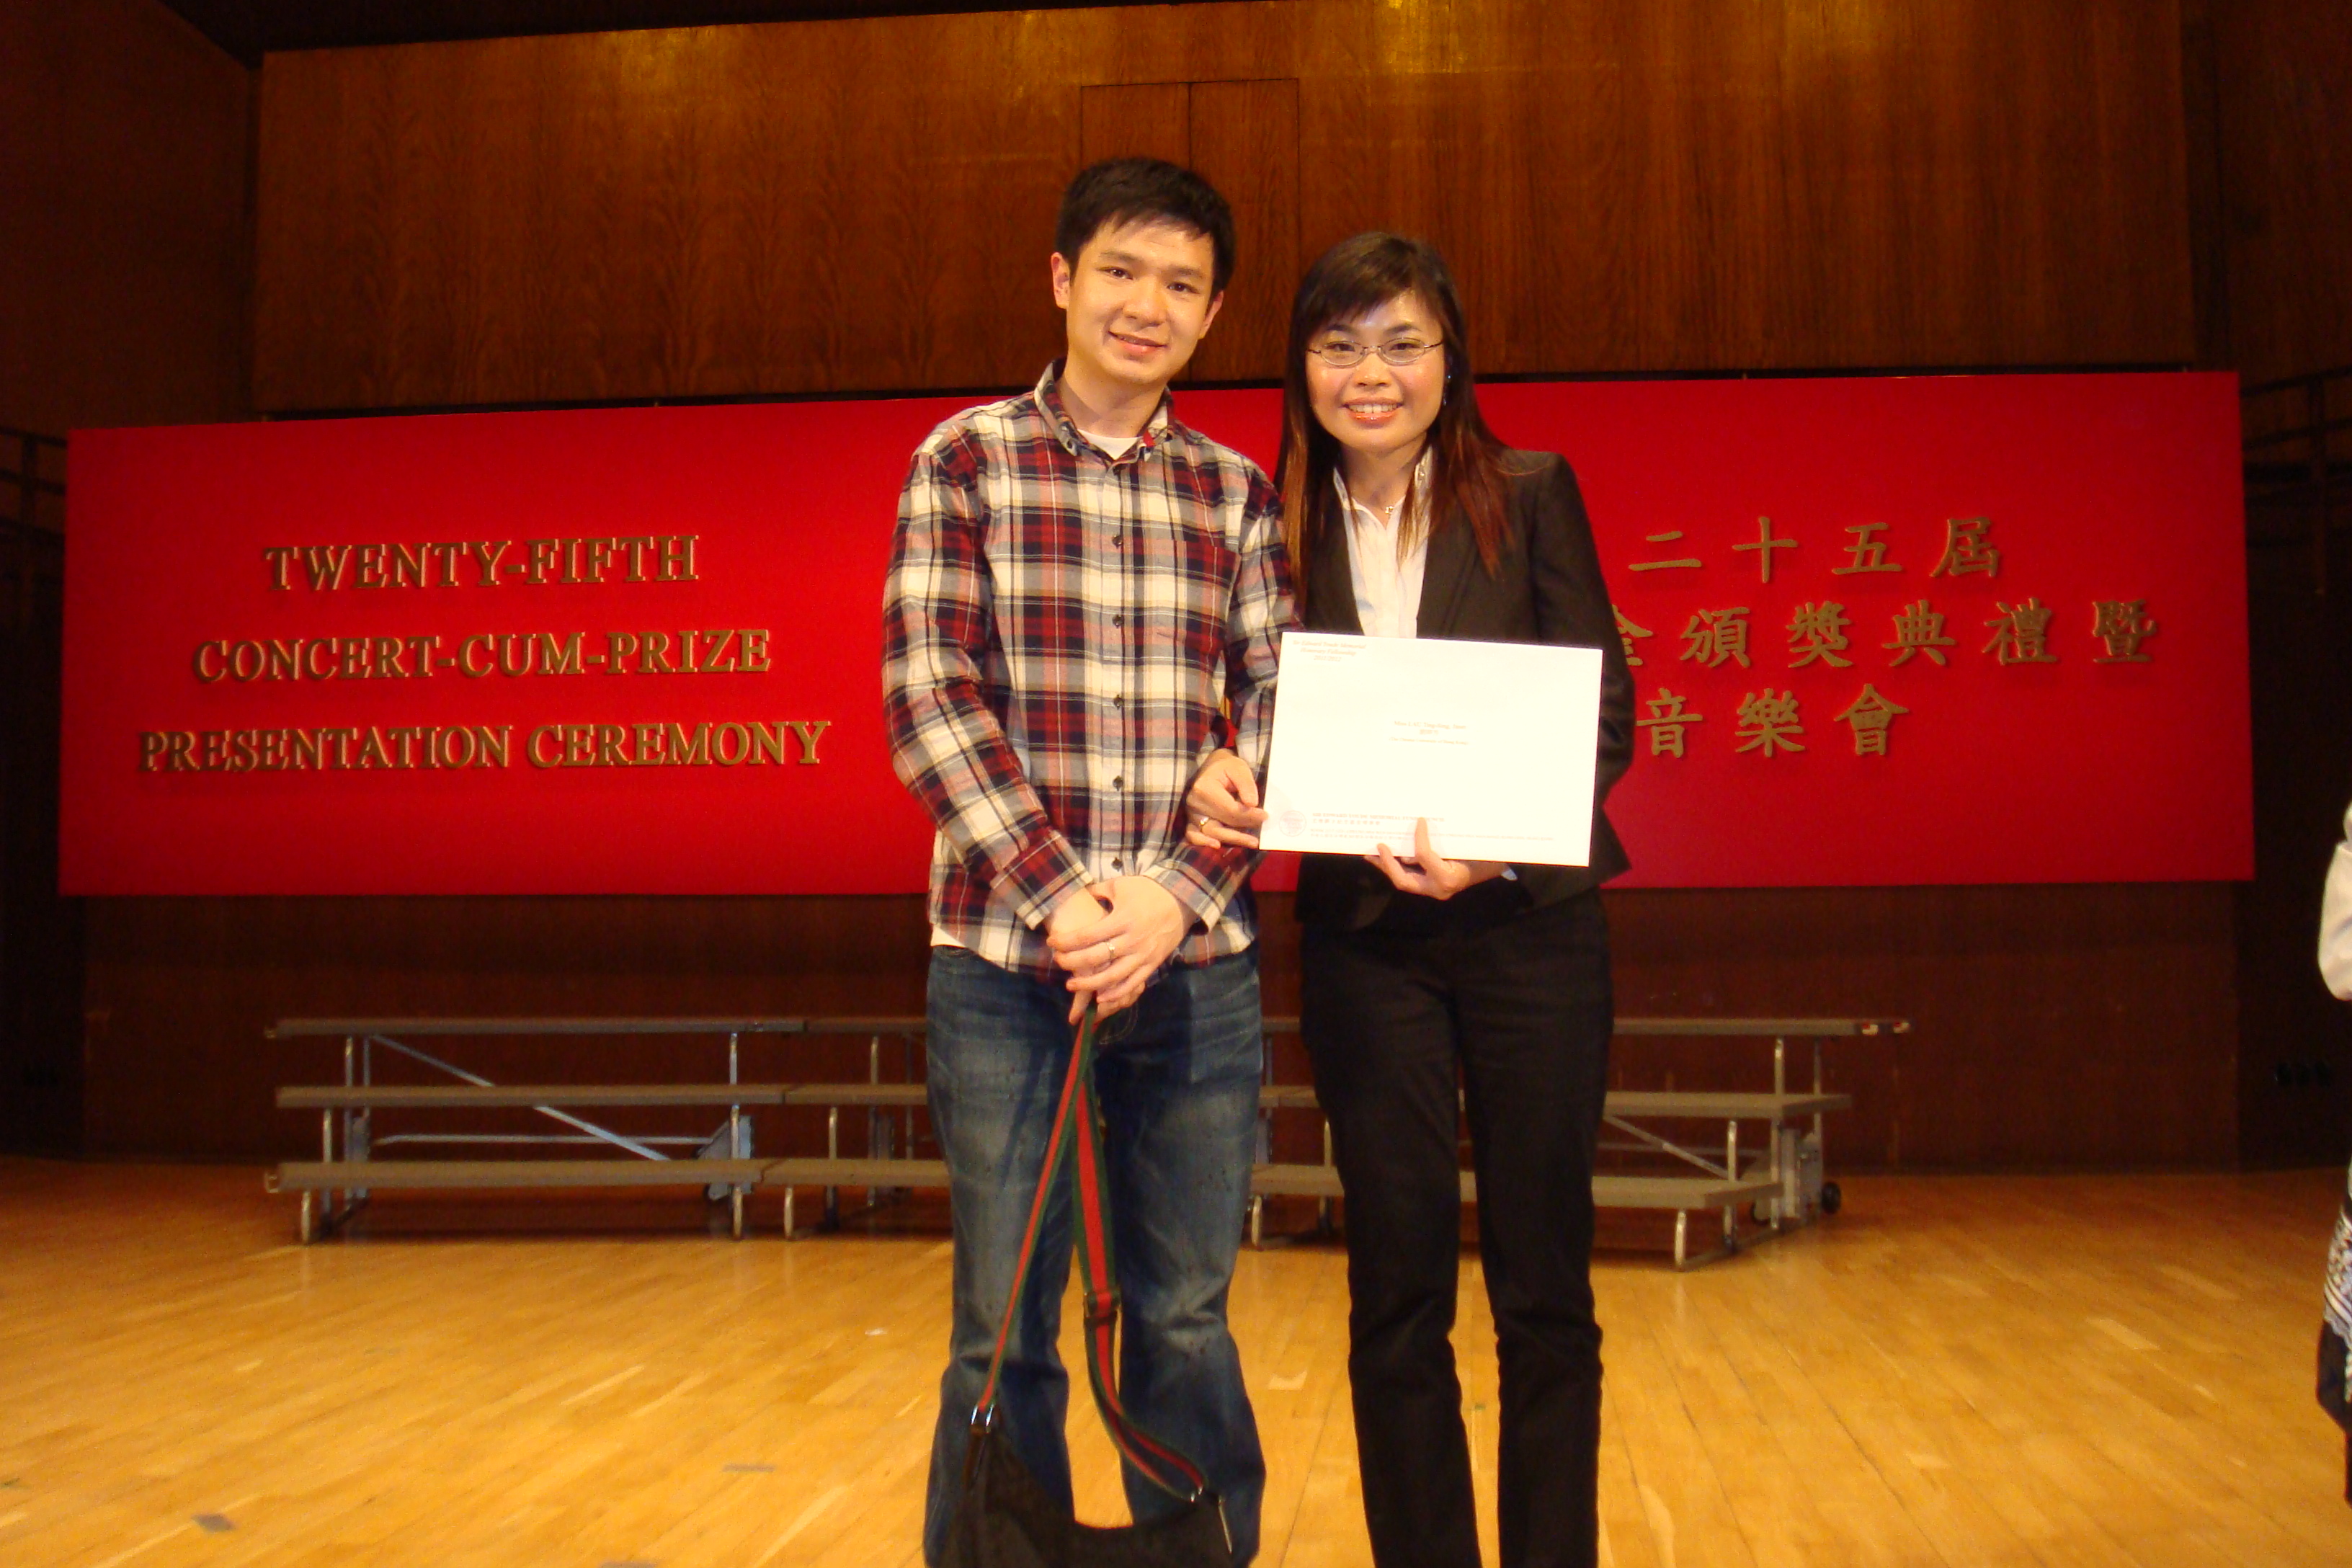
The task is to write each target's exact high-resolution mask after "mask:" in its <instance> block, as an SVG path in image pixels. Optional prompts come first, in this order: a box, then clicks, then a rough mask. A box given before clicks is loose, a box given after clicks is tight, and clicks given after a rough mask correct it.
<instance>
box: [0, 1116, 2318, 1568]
mask: <svg viewBox="0 0 2352 1568" xmlns="http://www.w3.org/2000/svg"><path fill="white" fill-rule="evenodd" d="M2340 1181H2341V1176H2340V1173H2335V1172H2315V1173H2291V1174H2285V1175H2266V1176H2251V1177H2227V1176H2210V1177H2206V1176H2176V1177H2168V1176H2153V1177H2096V1178H2033V1179H2020V1178H1941V1179H1938V1178H1920V1177H1910V1178H1884V1179H1878V1180H1863V1179H1850V1180H1848V1181H1847V1182H1846V1184H1845V1187H1846V1211H1845V1213H1843V1215H1839V1216H1838V1217H1837V1218H1835V1219H1833V1220H1832V1221H1830V1222H1828V1223H1827V1224H1825V1225H1823V1226H1820V1227H1818V1228H1816V1229H1814V1230H1812V1231H1811V1232H1808V1233H1805V1234H1803V1235H1800V1236H1797V1237H1791V1238H1789V1239H1786V1240H1783V1241H1780V1242H1778V1243H1775V1244H1773V1245H1772V1246H1770V1247H1766V1248H1763V1249H1761V1250H1759V1251H1757V1252H1755V1253H1752V1254H1750V1255H1748V1256H1746V1257H1743V1258H1738V1259H1735V1260H1733V1261H1731V1262H1729V1263H1727V1264H1722V1265H1717V1266H1716V1267H1714V1268H1706V1269H1703V1270H1699V1271H1697V1272H1695V1273H1691V1274H1686V1275H1676V1274H1675V1273H1673V1272H1672V1271H1671V1270H1670V1269H1668V1268H1664V1266H1663V1265H1662V1263H1661V1262H1660V1260H1659V1258H1657V1257H1656V1256H1655V1255H1653V1254H1643V1253H1636V1252H1619V1253H1611V1254H1609V1255H1607V1256H1605V1257H1604V1258H1602V1260H1601V1263H1600V1264H1599V1266H1598V1267H1597V1268H1596V1280H1597V1284H1598V1288H1599V1291H1600V1300H1601V1321H1602V1323H1603V1326H1604V1329H1605V1331H1606V1333H1607V1345H1606V1350H1605V1354H1606V1358H1607V1363H1608V1405H1607V1416H1606V1421H1607V1425H1606V1430H1605V1447H1604V1451H1603V1455H1602V1460H1601V1508H1602V1523H1603V1528H1604V1538H1603V1549H1602V1555H1601V1561H1602V1563H1615V1564H1618V1565H1620V1568H1634V1565H1637V1564H1638V1565H1643V1568H1648V1565H1652V1564H1656V1565H1661V1568H1672V1565H1694V1564H1714V1563H1725V1564H1748V1563H1757V1564H1806V1565H1834V1568H1846V1565H1850V1564H1878V1563H1889V1564H1892V1563H1921V1564H1930V1563H1940V1564H1949V1565H1952V1568H1963V1565H1966V1568H1983V1565H1989V1564H2006V1563H2043V1564H2052V1565H2069V1568H2071V1565H2074V1564H2146V1565H2155V1564H2176V1563H2177V1564H2198V1565H2203V1564H2215V1565H2220V1564H2235V1565H2240V1568H2254V1565H2265V1568H2267V1565H2269V1564H2293V1563H2313V1564H2321V1563H2325V1564H2332V1565H2341V1564H2345V1563H2352V1509H2347V1507H2346V1505H2345V1503H2344V1502H2343V1500H2342V1495H2341V1494H2342V1488H2343V1449H2342V1445H2341V1443H2340V1441H2339V1440H2338V1438H2337V1436H2336V1431H2335V1428H2334V1427H2332V1426H2329V1425H2328V1424H2327V1422H2326V1419H2325V1417H2323V1416H2322V1415H2320V1414H2319V1413H2318V1411H2317V1409H2316V1407H2315V1405H2313V1403H2312V1397H2311V1381H2312V1347H2313V1340H2314V1335H2315V1330H2316V1325H2317V1319H2318V1300H2319V1281H2318V1269H2319V1265H2320V1261H2321V1258H2322V1254H2323V1252H2324V1249H2325V1247H2326V1237H2327V1231H2328V1226H2329V1224H2330V1215H2331V1212H2332V1205H2333V1194H2334V1191H2335V1190H2336V1184H2338V1183H2339V1182H2340ZM771 1203H772V1200H771ZM803 1212H805V1210H804V1211H803ZM760 1218H761V1226H762V1234H761V1235H760V1236H759V1237H756V1238H754V1239H752V1240H751V1241H747V1242H745V1243H742V1244H740V1245H737V1244H733V1243H730V1242H728V1241H726V1240H724V1239H714V1238H712V1237H709V1236H708V1235H706V1234H704V1232H703V1230H702V1228H701V1227H702V1224H703V1216H702V1213H701V1211H700V1209H699V1208H698V1207H697V1206H694V1200H687V1201H686V1202H685V1203H683V1204H680V1203H673V1202H670V1201H667V1200H663V1201H658V1202H648V1203H646V1204H641V1205H630V1206H628V1207H625V1208H623V1207H616V1206H614V1205H583V1204H579V1203H576V1202H575V1203H572V1204H571V1205H568V1206H567V1205H564V1204H563V1203H562V1200H556V1201H555V1202H553V1203H549V1202H545V1201H538V1200H532V1201H527V1202H525V1201H501V1202H500V1203H499V1204H497V1205H489V1204H485V1203H483V1202H480V1201H472V1202H467V1201H464V1200H449V1199H431V1198H426V1197H422V1196H419V1197H415V1198H410V1199H405V1200H394V1199H390V1198H387V1199H385V1200H383V1202H382V1205H381V1207H380V1208H379V1210H378V1211H377V1213H376V1215H375V1216H374V1219H373V1224H372V1226H371V1227H370V1230H369V1232H368V1234H366V1235H363V1236H362V1237H358V1238H356V1239H352V1240H348V1241H334V1242H330V1243H327V1244H325V1245H322V1246H320V1247H311V1248H302V1247H295V1246H292V1245H290V1241H291V1232H292V1225H293V1216H292V1211H291V1206H290V1204H289V1202H288V1201H287V1200H285V1199H280V1198H268V1197H266V1196H265V1195H264V1194H263V1193H262V1191H261V1181H260V1176H259V1173H257V1172H254V1171H246V1170H237V1171H224V1170H209V1169H195V1170H190V1169H178V1168H156V1167H144V1168H142V1167H122V1166H79V1165H67V1164H51V1163H38V1162H32V1161H5V1160H0V1563H5V1564H8V1565H10V1568H16V1565H24V1568H118V1565H121V1564H135V1565H137V1568H175V1565H179V1564H197V1563H201V1564H205V1565H208V1568H213V1565H218V1568H226V1565H229V1564H241V1563H269V1564H298V1565H304V1568H309V1565H317V1568H327V1565H329V1564H333V1565H336V1568H358V1565H363V1564H378V1563H381V1564H386V1565H392V1564H399V1565H403V1568H415V1565H421V1564H434V1565H447V1568H458V1565H467V1564H480V1565H485V1568H487V1565H492V1564H531V1565H533V1568H571V1565H574V1564H577V1565H580V1568H603V1565H609V1564H645V1563H650V1564H658V1565H660V1568H688V1565H698V1564H710V1565H713V1568H718V1565H726V1568H766V1565H768V1564H786V1563H788V1564H794V1565H801V1564H823V1565H833V1564H839V1565H844V1568H846V1565H850V1564H868V1563H872V1564H898V1563H908V1562H912V1561H916V1560H918V1559H917V1553H916V1551H915V1542H916V1539H917V1533H918V1528H919V1519H920V1513H921V1495H922V1475H923V1467H924V1460H925V1454H926V1447H927V1444H928V1441H929V1431H930V1425H931V1416H932V1408H933V1399H934V1394H933V1390H934V1387H935V1383H936V1379H937V1377H938V1373H939V1371H940V1357H941V1353H942V1346H943V1334H944V1328H943V1325H944V1323H945V1314H946V1306H945V1302H946V1294H947V1283H948V1257H947V1248H946V1245H945V1241H944V1237H943V1236H942V1235H941V1234H940V1230H939V1228H938V1215H937V1214H936V1213H932V1214H929V1215H925V1214H923V1213H921V1212H919V1211H909V1212H907V1213H904V1214H901V1215H897V1216H894V1217H893V1219H892V1221H891V1223H890V1225H888V1226H882V1227H880V1228H879V1229H878V1230H877V1232H875V1233H872V1234H844V1235H839V1236H832V1237H821V1238H817V1239H813V1240H805V1241H799V1242H793V1243H790V1244H787V1243H784V1242H782V1241H781V1240H780V1239H778V1237H776V1235H775V1223H774V1215H773V1214H772V1209H771V1207H768V1206H763V1207H762V1209H761V1211H760ZM616 1226H617V1227H625V1228H617V1229H616ZM1346 1296H1347V1291H1346V1282H1345V1279H1344V1273H1343V1268H1342V1260H1341V1257H1340V1254H1339V1251H1338V1249H1337V1248H1336V1247H1329V1246H1325V1245H1299V1246H1293V1247H1276V1248H1269V1249H1268V1250H1266V1251H1264V1252H1255V1253H1253V1252H1248V1251H1244V1254H1243V1257H1242V1265H1241V1270H1240V1275H1239V1278H1238V1279H1237V1281H1236V1284H1235V1289H1234V1306H1233V1315H1234V1330H1235V1332H1236V1334H1237V1336H1238V1338H1239V1339H1240V1342H1241V1346H1242V1353H1243V1358H1244V1363H1245V1365H1246V1367H1247V1369H1248V1374H1249V1380H1250V1388H1251V1393H1252V1395H1253V1397H1254V1398H1255V1401H1256V1405H1257V1411H1258V1419H1259V1422H1260V1424H1261V1426H1262V1428H1263V1431H1264V1434H1265V1447H1266V1453H1267V1458H1268V1463H1269V1466H1270V1469H1271V1477H1270V1483H1269V1489H1268V1494H1267V1498H1266V1505H1265V1551H1264V1554H1263V1556H1262V1557H1261V1559H1260V1561H1262V1562H1264V1563H1268V1564H1280V1565H1282V1568H1340V1565H1344V1564H1361V1563H1368V1562H1369V1561H1370V1556H1369V1552H1368V1551H1367V1549H1366V1546H1365V1542H1364V1532H1363V1523H1362V1519H1361V1514H1360V1500H1359V1496H1358V1491H1357V1483H1356V1476H1355V1453H1354V1438H1353V1431H1352V1426H1351V1422H1350V1419H1349V1404H1348V1388H1347V1375H1346V1345H1345V1339H1346V1335H1345V1321H1346ZM1464 1307H1465V1311H1464V1315H1463V1322H1462V1326H1461V1330H1460V1332H1459V1334H1458V1336H1457V1340H1458V1343H1459V1344H1460V1346H1461V1352H1462V1361H1463V1371H1464V1383H1465V1388H1466V1390H1467V1404H1468V1419H1469V1422H1470V1426H1471V1430H1472V1433H1473V1435H1474V1439H1475V1447H1476V1449H1477V1454H1478V1458H1477V1460H1476V1466H1477V1474H1478V1478H1479V1482H1480V1486H1481V1489H1482V1491H1483V1492H1486V1496H1485V1497H1484V1498H1483V1501H1484V1503H1485V1508H1486V1516H1487V1525H1486V1528H1487V1531H1488V1543H1487V1551H1488V1561H1489V1562H1490V1563H1491V1562H1492V1561H1493V1543H1492V1533H1491V1532H1492V1511H1493V1499H1492V1496H1491V1490H1490V1489H1491V1484H1492V1479H1493V1452H1492V1449H1493V1443H1494V1438H1495V1415H1494V1412H1495V1362H1494V1354H1493V1337H1492V1328H1491V1324H1490V1321H1489V1320H1488V1319H1487V1316H1486V1310H1485V1304H1484V1301H1483V1299H1482V1297H1481V1294H1480V1290H1479V1287H1478V1278H1477V1268H1476V1264H1475V1259H1472V1260H1470V1261H1469V1262H1467V1263H1466V1264H1465V1270H1464ZM1074 1319H1075V1313H1072V1314H1068V1315H1067V1317H1066V1321H1069V1320H1074ZM1066 1354H1071V1355H1075V1346H1074V1345H1073V1346H1072V1347H1070V1348H1069V1349H1068V1350H1066ZM1078 1389H1079V1392H1078V1394H1076V1398H1075V1399H1074V1404H1076V1405H1083V1404H1084V1393H1083V1390H1084V1381H1083V1378H1081V1379H1080V1380H1079V1383H1078ZM1073 1427H1074V1435H1073V1447H1074V1451H1075V1458H1076V1468H1077V1475H1078V1488H1079V1507H1080V1511H1081V1513H1082V1515H1084V1516H1086V1517H1089V1518H1093V1519H1096V1520H1100V1521H1107V1520H1109V1519H1112V1518H1115V1517H1116V1516H1117V1513H1118V1488H1117V1481H1116V1477H1115V1473H1114V1471H1113V1468H1112V1465H1111V1460H1110V1456H1109V1450H1108V1445H1107V1444H1106V1443H1105V1442H1104V1441H1103V1438H1102V1436H1101V1432H1100V1429H1099V1428H1098V1427H1097V1426H1096V1425H1095V1424H1094V1421H1093V1419H1092V1415H1091V1412H1087V1414H1085V1415H1082V1416H1077V1417H1075V1418H1074V1423H1073Z"/></svg>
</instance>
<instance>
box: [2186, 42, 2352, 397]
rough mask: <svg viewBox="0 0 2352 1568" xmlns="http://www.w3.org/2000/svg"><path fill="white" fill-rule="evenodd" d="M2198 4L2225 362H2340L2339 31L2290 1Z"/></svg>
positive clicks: (2348, 360)
mask: <svg viewBox="0 0 2352 1568" xmlns="http://www.w3.org/2000/svg"><path fill="white" fill-rule="evenodd" d="M2208 9H2209V10H2210V29H2211V47H2212V49H2213V54H2214V60H2215V65H2214V72H2215V77H2216V80H2217V83H2218V86H2217V90H2216V99H2217V109H2216V113H2215V116H2214V118H2215V120H2216V121H2217V125H2216V134H2217V135H2218V138H2219V142H2220V162H2221V175H2220V181H2221V244H2222V247H2223V261H2222V268H2223V270H2224V273H2225V279H2226V281H2225V287H2226V289H2227V295H2226V298H2227V301H2228V316H2227V331H2228V342H2229V347H2230V351H2231V358H2232V361H2233V363H2235V364H2236V366H2237V368H2238V369H2239V371H2240V372H2241V373H2242V374H2243V375H2244V376H2245V378H2246V379H2247V380H2248V381H2250V382H2259V381H2268V380H2272V379H2274V378H2276V377H2279V376H2285V375H2295V374H2302V373H2304V372H2305V371H2315V370H2327V369H2333V368H2336V367H2337V366H2342V365H2347V364H2352V296H2347V291H2346V289H2345V288H2344V279H2345V278H2346V277H2347V274H2352V27H2347V26H2345V18H2344V14H2343V11H2342V8H2341V7H2340V6H2330V5H2307V4H2303V3H2302V0H2232V3H2231V4H2227V5H2210V7H2208ZM2333 412H2334V413H2335V414H2336V416H2337V417H2342V416H2343V415H2344V413H2345V410H2342V409H2336V410H2334V411H2333Z"/></svg>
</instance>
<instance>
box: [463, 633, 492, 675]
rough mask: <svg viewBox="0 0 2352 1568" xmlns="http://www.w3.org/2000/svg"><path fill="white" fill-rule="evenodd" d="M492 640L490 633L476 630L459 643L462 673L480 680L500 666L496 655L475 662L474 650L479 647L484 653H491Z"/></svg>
mask: <svg viewBox="0 0 2352 1568" xmlns="http://www.w3.org/2000/svg"><path fill="white" fill-rule="evenodd" d="M491 640H492V639H491V637H490V634H489V633H488V632H476V633H475V634H474V635H473V636H472V637H467V639H466V640H465V641H464V642H461V643H459V644H458V645H457V669H458V672H459V673H460V674H463V675H468V676H471V677H472V678H473V679H477V680H479V679H481V678H482V677H483V676H486V675H488V674H489V673H490V671H491V670H493V669H495V668H498V664H497V661H496V658H495V657H492V658H486V659H485V660H484V661H483V662H482V663H481V664H479V665H477V664H476V663H475V662H474V650H475V649H476V648H480V649H481V650H482V651H483V653H484V654H486V655H488V654H489V653H490V651H491V650H490V643H491Z"/></svg>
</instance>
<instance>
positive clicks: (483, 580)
mask: <svg viewBox="0 0 2352 1568" xmlns="http://www.w3.org/2000/svg"><path fill="white" fill-rule="evenodd" d="M513 542H514V541H512V540H510V539H477V540H473V541H471V542H468V543H467V546H466V548H467V550H469V551H471V552H473V556H474V569H475V570H476V571H477V572H479V573H480V574H481V577H480V579H479V582H480V585H481V586H482V587H485V588H495V587H497V586H498V585H499V557H500V556H502V555H504V554H505V553H506V552H507V546H508V545H509V544H511V543H513Z"/></svg>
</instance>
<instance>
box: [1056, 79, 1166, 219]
mask: <svg viewBox="0 0 2352 1568" xmlns="http://www.w3.org/2000/svg"><path fill="white" fill-rule="evenodd" d="M1105 158H1164V159H1166V160H1167V161H1168V162H1169V163H1182V164H1187V165H1189V164H1190V163H1192V84H1191V83H1190V82H1181V81H1148V82H1132V83H1127V84H1124V85H1117V86H1106V87H1082V88H1080V89H1078V162H1079V163H1101V162H1102V161H1103V160H1104V159H1105ZM1071 259H1072V260H1076V258H1075V257H1073V258H1071Z"/></svg>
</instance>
